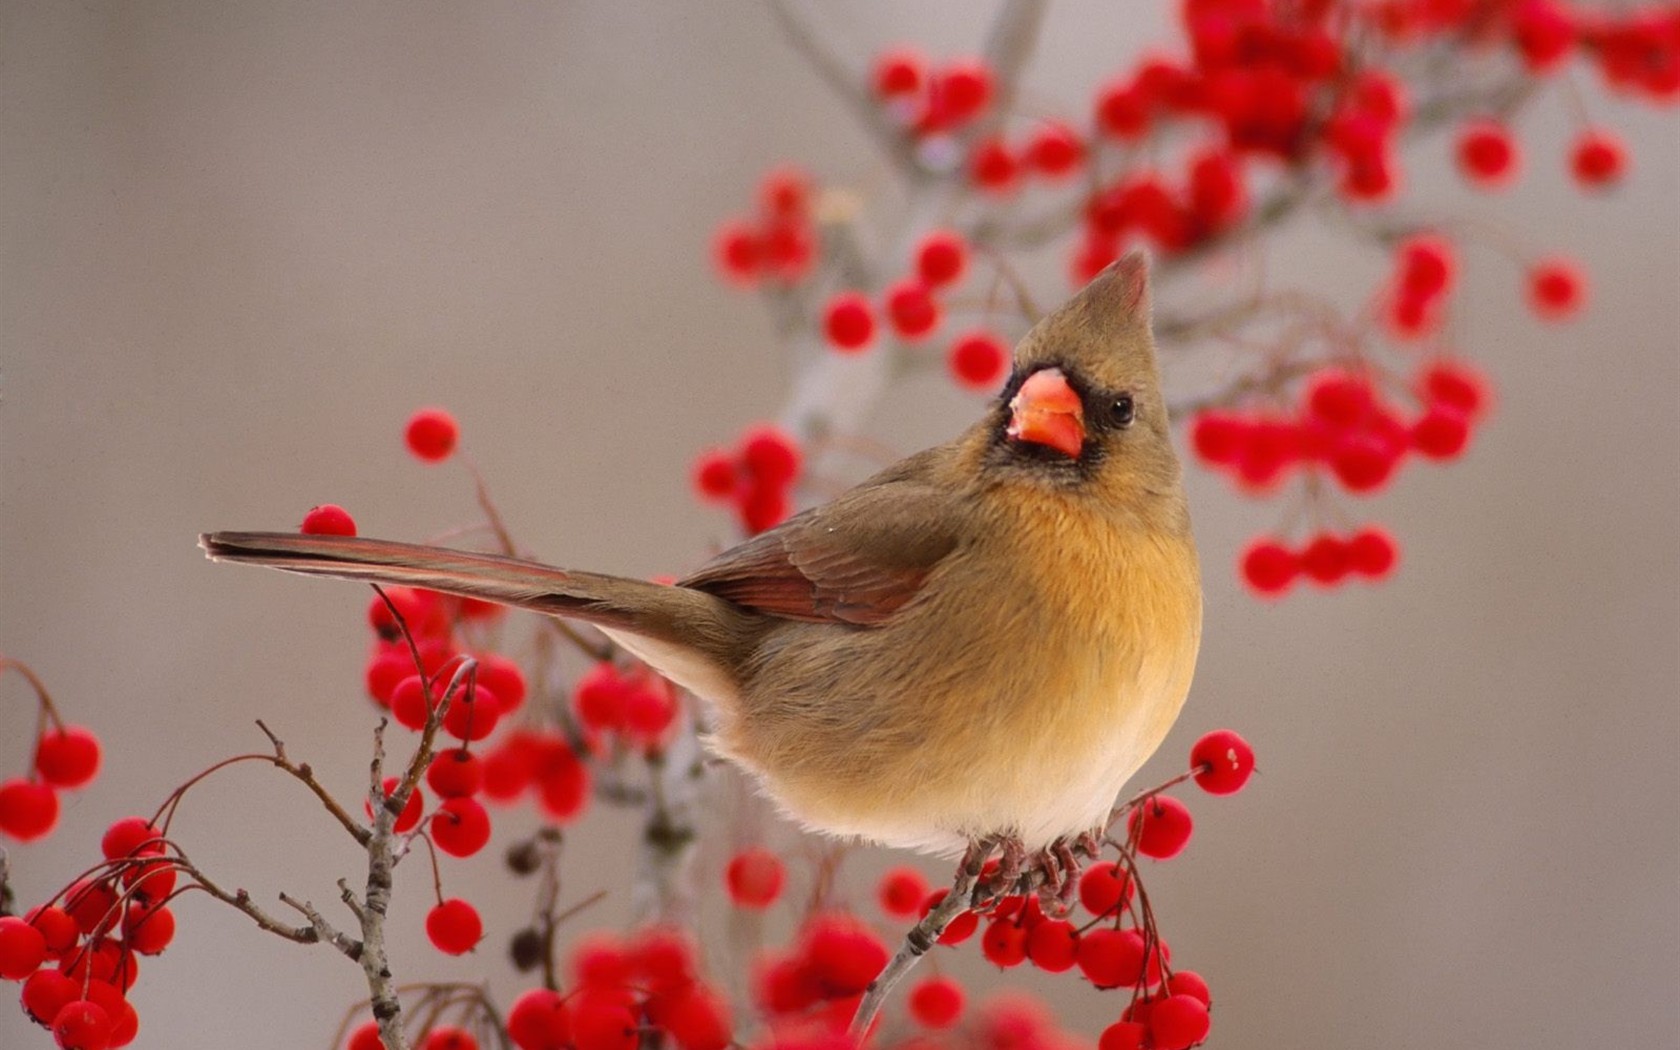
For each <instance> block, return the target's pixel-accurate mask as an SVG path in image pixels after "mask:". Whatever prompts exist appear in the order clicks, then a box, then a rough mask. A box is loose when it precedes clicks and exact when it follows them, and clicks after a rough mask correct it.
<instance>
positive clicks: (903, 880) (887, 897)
mask: <svg viewBox="0 0 1680 1050" xmlns="http://www.w3.org/2000/svg"><path fill="white" fill-rule="evenodd" d="M927 895H928V884H927V879H926V878H924V877H923V876H922V873H921V872H919V871H917V870H916V869H915V868H893V869H892V870H890V871H888V872H887V873H886V874H885V875H882V876H881V882H880V885H879V886H877V887H876V890H875V899H876V900H877V901H879V902H880V905H881V910H882V911H884V912H886V913H887V914H888V915H889V916H891V917H892V918H894V919H910V918H915V917H916V916H917V915H918V914H920V913H921V911H922V901H923V900H924V899H925V898H926V897H927Z"/></svg>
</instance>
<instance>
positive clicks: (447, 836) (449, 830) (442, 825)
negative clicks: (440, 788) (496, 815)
mask: <svg viewBox="0 0 1680 1050" xmlns="http://www.w3.org/2000/svg"><path fill="white" fill-rule="evenodd" d="M489 841H490V814H488V813H486V812H485V811H484V807H483V806H481V805H479V803H478V801H477V800H476V799H470V798H446V799H444V800H443V801H442V802H441V803H439V804H438V808H437V812H435V813H433V814H432V842H433V843H435V844H436V845H437V848H438V849H440V850H442V851H443V852H445V853H447V854H449V855H450V856H451V857H470V856H472V855H473V854H474V853H477V852H478V851H479V850H481V849H483V848H484V844H485V843H487V842H489Z"/></svg>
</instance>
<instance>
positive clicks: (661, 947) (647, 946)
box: [630, 926, 695, 992]
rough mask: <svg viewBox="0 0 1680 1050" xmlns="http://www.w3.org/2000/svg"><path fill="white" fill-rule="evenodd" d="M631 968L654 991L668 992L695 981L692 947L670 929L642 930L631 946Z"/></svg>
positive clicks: (679, 931) (679, 934) (677, 932)
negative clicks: (663, 990)
mask: <svg viewBox="0 0 1680 1050" xmlns="http://www.w3.org/2000/svg"><path fill="white" fill-rule="evenodd" d="M630 966H631V970H632V972H633V973H634V974H635V975H636V976H638V977H640V978H641V980H642V983H644V984H645V985H647V986H648V987H649V988H650V989H651V990H653V991H656V992H657V991H659V990H662V989H665V990H669V989H673V988H678V987H682V986H684V985H687V984H691V983H693V981H694V975H695V961H694V944H693V942H692V941H690V940H689V939H688V936H687V935H686V934H684V933H683V932H682V931H681V930H678V929H675V928H673V927H669V926H654V927H650V928H648V929H645V930H643V931H642V932H641V934H640V935H639V936H638V937H637V938H636V940H635V941H634V942H633V943H632V944H631V945H630Z"/></svg>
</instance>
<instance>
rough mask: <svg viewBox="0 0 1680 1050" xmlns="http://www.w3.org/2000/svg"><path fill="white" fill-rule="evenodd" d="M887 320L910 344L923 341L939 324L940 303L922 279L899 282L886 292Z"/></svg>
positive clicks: (913, 278) (908, 279)
mask: <svg viewBox="0 0 1680 1050" xmlns="http://www.w3.org/2000/svg"><path fill="white" fill-rule="evenodd" d="M886 306H887V320H888V321H890V322H891V323H892V326H893V331H895V332H897V333H898V335H899V336H900V337H901V338H903V339H905V340H907V341H910V342H916V341H918V340H921V339H924V338H926V337H927V335H928V334H929V333H930V332H932V331H933V330H934V328H936V327H938V325H939V304H938V303H937V302H935V301H934V298H933V293H932V291H931V290H930V289H929V288H928V286H927V285H926V284H924V283H922V281H921V280H920V279H919V278H915V277H911V278H906V279H905V280H902V281H899V282H898V283H897V284H894V285H893V286H891V287H890V288H888V289H887V291H886Z"/></svg>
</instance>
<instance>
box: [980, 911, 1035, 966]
mask: <svg viewBox="0 0 1680 1050" xmlns="http://www.w3.org/2000/svg"><path fill="white" fill-rule="evenodd" d="M980 953H981V954H982V955H984V956H985V957H986V958H987V960H989V961H990V962H991V963H992V964H993V965H994V966H1000V967H1003V968H1004V969H1008V968H1009V967H1011V966H1019V965H1021V964H1022V963H1023V962H1026V961H1027V928H1026V927H1025V926H1024V925H1022V924H1021V923H1019V922H1017V921H1016V920H1015V918H1014V917H1013V916H1008V917H1004V918H1000V919H993V920H992V921H991V922H990V923H988V924H987V925H986V932H985V933H983V934H981V936H980Z"/></svg>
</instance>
